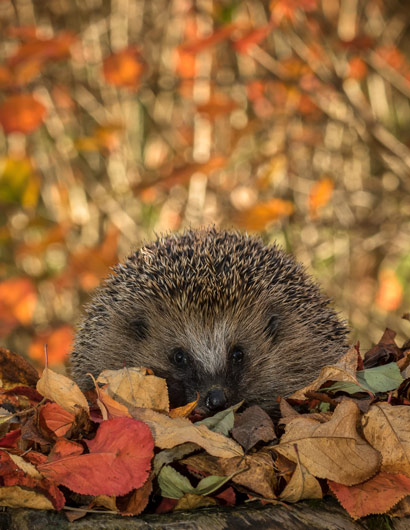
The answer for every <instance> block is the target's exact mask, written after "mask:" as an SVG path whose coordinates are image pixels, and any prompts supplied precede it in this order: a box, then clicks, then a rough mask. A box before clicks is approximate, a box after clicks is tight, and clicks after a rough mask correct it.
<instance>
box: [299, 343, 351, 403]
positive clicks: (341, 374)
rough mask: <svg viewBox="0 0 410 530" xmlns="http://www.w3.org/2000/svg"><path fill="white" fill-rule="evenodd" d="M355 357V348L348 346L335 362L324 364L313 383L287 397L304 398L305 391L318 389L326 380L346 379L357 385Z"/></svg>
mask: <svg viewBox="0 0 410 530" xmlns="http://www.w3.org/2000/svg"><path fill="white" fill-rule="evenodd" d="M357 358H358V353H357V350H356V348H354V347H352V348H350V350H349V351H348V352H347V353H346V354H345V355H343V357H342V358H341V359H339V361H338V362H337V363H336V364H333V365H329V366H324V367H323V368H322V369H321V371H320V374H319V377H317V378H316V379H315V380H314V381H313V383H311V384H309V385H307V386H305V387H304V388H302V389H300V390H297V391H296V392H294V393H293V394H292V395H291V396H289V397H290V398H291V399H305V394H306V392H308V391H310V390H318V389H319V388H320V387H321V386H322V385H323V384H324V383H326V381H346V382H348V383H354V384H356V385H358V384H359V383H358V381H357V379H356V370H357ZM359 386H360V385H359Z"/></svg>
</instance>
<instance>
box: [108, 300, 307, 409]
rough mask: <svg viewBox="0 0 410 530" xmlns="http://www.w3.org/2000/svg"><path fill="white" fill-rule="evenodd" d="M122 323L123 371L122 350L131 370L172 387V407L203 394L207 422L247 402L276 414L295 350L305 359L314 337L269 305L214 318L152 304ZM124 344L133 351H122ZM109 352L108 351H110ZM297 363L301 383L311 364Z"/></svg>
mask: <svg viewBox="0 0 410 530" xmlns="http://www.w3.org/2000/svg"><path fill="white" fill-rule="evenodd" d="M154 305H155V307H154ZM129 314H130V311H129V312H128V315H129ZM118 316H119V315H118V312H117V313H116V315H115V326H117V327H118V326H119V329H118V331H117V333H116V335H117V337H116V339H115V344H116V359H117V364H119V362H121V361H118V357H119V348H121V350H122V351H125V352H127V354H126V356H125V358H124V363H125V364H127V365H131V364H132V365H134V366H145V367H147V368H151V369H152V370H153V371H154V373H155V374H156V375H158V376H160V377H164V378H165V379H166V380H167V384H168V389H169V395H170V402H171V406H172V407H178V406H182V405H185V404H186V403H188V402H191V401H194V400H195V399H196V397H197V394H199V403H198V411H199V412H200V413H202V414H203V415H205V416H206V415H210V414H213V413H215V412H217V411H219V410H222V409H224V408H227V407H229V406H231V405H234V404H236V403H238V402H240V401H242V400H245V402H246V403H247V404H255V403H258V404H259V405H261V406H265V408H267V409H268V410H272V402H274V400H275V398H276V396H277V395H278V393H282V392H283V390H284V385H283V381H284V380H286V379H287V380H289V375H287V376H286V377H284V376H283V373H284V371H285V372H286V368H285V367H284V366H283V364H284V361H283V352H284V351H285V350H286V349H287V348H289V347H290V348H292V349H293V350H294V351H297V352H298V353H299V351H300V350H301V349H303V348H301V344H300V337H303V341H304V342H306V333H303V334H301V332H300V325H299V324H298V323H297V322H296V321H295V319H294V318H293V317H292V315H289V314H287V315H284V314H282V315H281V314H279V313H278V312H274V311H273V309H272V306H271V305H270V304H268V306H266V299H265V302H263V301H261V300H258V301H257V303H253V304H251V305H249V306H242V307H241V308H240V309H238V308H231V309H227V310H225V311H224V312H223V313H221V312H219V314H216V315H215V316H214V317H210V316H209V315H208V316H204V315H203V314H202V315H201V313H200V312H197V313H196V314H194V313H193V312H188V311H187V310H181V307H180V305H179V304H177V305H173V304H172V303H171V301H170V302H169V303H168V304H165V305H164V306H163V307H162V309H161V308H160V307H159V305H157V304H152V303H151V302H147V304H146V306H145V308H144V310H142V308H140V309H139V310H138V314H137V315H136V314H134V317H133V318H128V317H127V318H126V317H125V316H124V319H123V321H122V323H121V324H120V320H119V318H118ZM113 319H114V318H113ZM113 327H114V325H112V326H110V333H109V336H110V338H111V337H113V335H114V334H113ZM293 336H294V337H299V340H296V341H295V340H293V338H292V337H293ZM124 337H128V344H127V345H124V346H120V344H121V341H123V340H124ZM292 341H293V343H292ZM104 347H105V349H106V350H107V344H105V346H104ZM131 353H132V357H131V359H130V354H131ZM291 357H293V358H294V359H295V355H291ZM297 358H298V359H299V361H296V362H294V363H293V366H292V372H293V376H294V378H295V379H298V380H300V378H299V377H298V373H300V367H301V365H302V364H304V363H305V359H304V358H303V356H302V357H299V355H298V356H297ZM276 359H277V362H276V361H275V360H276ZM281 364H282V366H281ZM298 365H299V367H298Z"/></svg>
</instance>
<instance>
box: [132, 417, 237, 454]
mask: <svg viewBox="0 0 410 530" xmlns="http://www.w3.org/2000/svg"><path fill="white" fill-rule="evenodd" d="M132 416H133V417H134V418H136V419H139V420H141V421H143V422H144V423H146V424H147V425H148V426H149V428H150V429H151V431H152V433H153V435H154V439H155V445H156V446H157V447H159V448H161V449H170V448H171V447H174V446H175V445H180V444H183V443H185V442H193V443H195V444H197V445H199V446H200V447H202V448H203V449H205V451H207V452H208V453H209V454H211V455H214V456H221V457H223V458H232V457H234V456H242V455H243V450H242V447H241V446H240V445H239V444H237V443H236V442H235V441H234V440H231V439H230V438H227V437H226V436H224V435H222V434H219V433H217V432H213V431H210V430H209V429H208V428H207V427H205V425H194V424H192V423H191V422H190V421H189V420H187V419H186V418H174V419H171V418H169V417H168V416H165V415H164V414H160V413H159V412H155V411H153V410H149V409H140V408H138V409H137V408H136V409H134V410H133V411H132Z"/></svg>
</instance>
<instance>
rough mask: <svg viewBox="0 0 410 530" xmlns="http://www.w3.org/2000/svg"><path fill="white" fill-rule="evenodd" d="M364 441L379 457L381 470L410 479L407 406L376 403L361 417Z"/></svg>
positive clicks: (409, 438) (409, 424) (409, 429)
mask: <svg viewBox="0 0 410 530" xmlns="http://www.w3.org/2000/svg"><path fill="white" fill-rule="evenodd" d="M362 426H363V434H364V436H365V438H366V440H367V441H368V442H369V443H370V444H371V445H372V446H373V447H374V448H375V449H377V450H378V451H380V453H381V455H382V465H381V470H382V471H385V472H388V473H404V474H406V475H407V476H408V477H410V407H409V406H407V405H397V406H394V407H393V406H392V405H390V403H376V404H375V405H372V406H371V407H370V410H369V412H368V413H367V414H365V415H364V416H363V417H362Z"/></svg>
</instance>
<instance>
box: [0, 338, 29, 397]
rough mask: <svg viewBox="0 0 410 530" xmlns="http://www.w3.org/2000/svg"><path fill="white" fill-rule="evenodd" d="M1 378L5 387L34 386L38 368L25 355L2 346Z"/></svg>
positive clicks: (0, 357) (0, 348)
mask: <svg viewBox="0 0 410 530" xmlns="http://www.w3.org/2000/svg"><path fill="white" fill-rule="evenodd" d="M0 379H1V381H2V386H3V387H4V388H13V387H15V386H17V385H18V386H20V385H25V386H30V387H34V386H36V384H37V381H38V373H37V370H36V369H35V368H34V367H33V366H32V365H31V364H30V363H29V362H28V361H26V360H25V359H24V358H23V357H21V356H20V355H17V354H16V353H13V352H11V351H10V350H7V349H6V348H2V347H1V346H0Z"/></svg>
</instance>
